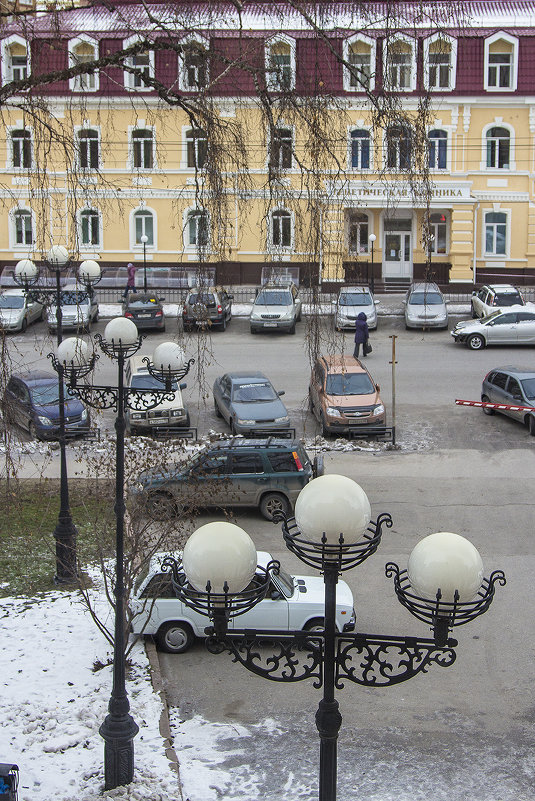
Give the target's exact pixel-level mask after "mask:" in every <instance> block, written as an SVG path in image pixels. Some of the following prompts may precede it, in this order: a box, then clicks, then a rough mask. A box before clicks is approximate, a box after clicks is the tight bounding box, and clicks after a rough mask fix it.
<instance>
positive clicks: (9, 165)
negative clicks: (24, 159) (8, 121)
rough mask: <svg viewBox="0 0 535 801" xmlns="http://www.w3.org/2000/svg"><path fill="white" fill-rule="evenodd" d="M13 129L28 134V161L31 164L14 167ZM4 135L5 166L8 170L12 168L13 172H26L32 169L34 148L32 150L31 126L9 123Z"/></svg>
mask: <svg viewBox="0 0 535 801" xmlns="http://www.w3.org/2000/svg"><path fill="white" fill-rule="evenodd" d="M15 131H28V133H29V134H30V161H31V164H30V166H29V167H15V161H14V159H13V134H14V132H15ZM6 135H7V144H8V147H7V159H6V167H7V169H8V170H14V171H15V172H17V173H19V172H28V170H32V169H33V167H34V161H35V158H34V156H35V150H34V142H33V130H32V128H28V126H26V125H9V126H7V127H6Z"/></svg>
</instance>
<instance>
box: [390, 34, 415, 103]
mask: <svg viewBox="0 0 535 801" xmlns="http://www.w3.org/2000/svg"><path fill="white" fill-rule="evenodd" d="M415 53H416V43H415V42H414V40H413V39H410V38H409V37H408V36H401V35H399V36H397V37H395V38H393V39H390V40H387V41H385V44H384V52H383V58H384V84H385V89H387V90H389V91H392V92H403V91H406V92H411V91H413V90H414V89H415V88H416V58H415Z"/></svg>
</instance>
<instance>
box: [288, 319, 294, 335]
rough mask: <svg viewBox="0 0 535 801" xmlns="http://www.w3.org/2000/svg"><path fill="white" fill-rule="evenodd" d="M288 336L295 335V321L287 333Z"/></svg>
mask: <svg viewBox="0 0 535 801" xmlns="http://www.w3.org/2000/svg"><path fill="white" fill-rule="evenodd" d="M288 333H289V334H295V321H294V324H293V325H292V327H291V328H290V330H289V331H288Z"/></svg>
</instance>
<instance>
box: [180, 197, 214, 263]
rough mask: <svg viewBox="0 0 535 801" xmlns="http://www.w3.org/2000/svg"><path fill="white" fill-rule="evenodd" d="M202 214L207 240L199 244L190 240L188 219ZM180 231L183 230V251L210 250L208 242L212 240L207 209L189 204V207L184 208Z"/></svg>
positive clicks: (204, 251) (203, 251)
mask: <svg viewBox="0 0 535 801" xmlns="http://www.w3.org/2000/svg"><path fill="white" fill-rule="evenodd" d="M201 215H204V216H205V217H206V221H207V222H206V230H207V242H206V244H205V245H199V244H196V243H191V242H190V236H189V233H190V227H189V226H190V220H191V218H192V217H193V216H201ZM197 230H198V227H197ZM182 232H183V236H182V238H183V243H184V251H186V252H187V253H200V252H202V253H208V252H210V243H211V240H212V223H211V218H210V213H209V211H208V210H207V209H200V208H199V207H198V206H190V207H189V208H187V209H185V210H184V213H183V216H182Z"/></svg>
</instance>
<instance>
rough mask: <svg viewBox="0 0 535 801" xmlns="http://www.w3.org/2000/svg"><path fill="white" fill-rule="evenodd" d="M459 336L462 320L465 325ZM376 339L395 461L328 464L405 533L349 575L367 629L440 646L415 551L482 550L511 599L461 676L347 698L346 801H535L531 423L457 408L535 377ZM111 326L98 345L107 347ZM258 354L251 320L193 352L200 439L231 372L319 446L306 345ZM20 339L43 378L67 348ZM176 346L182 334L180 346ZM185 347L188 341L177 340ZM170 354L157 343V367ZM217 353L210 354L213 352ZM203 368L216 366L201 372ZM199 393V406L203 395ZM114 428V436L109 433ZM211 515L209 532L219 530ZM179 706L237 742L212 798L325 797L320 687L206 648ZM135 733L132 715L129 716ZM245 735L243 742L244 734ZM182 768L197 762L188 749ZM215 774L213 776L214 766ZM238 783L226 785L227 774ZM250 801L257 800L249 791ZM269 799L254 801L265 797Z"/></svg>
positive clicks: (230, 744)
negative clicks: (417, 578) (417, 610)
mask: <svg viewBox="0 0 535 801" xmlns="http://www.w3.org/2000/svg"><path fill="white" fill-rule="evenodd" d="M453 322H454V320H453ZM379 325H380V327H379V330H378V331H377V332H376V333H374V334H373V335H372V342H373V348H374V350H373V354H372V356H371V357H370V358H369V362H368V366H369V368H370V370H371V371H372V373H373V376H374V378H375V380H376V381H377V382H378V383H379V384H380V385H381V390H382V394H383V399H384V401H385V403H386V406H387V410H388V413H389V416H390V417H391V415H392V397H391V390H392V366H391V364H390V361H391V358H392V350H391V348H392V338H391V337H392V336H393V335H396V337H397V338H396V359H397V364H396V395H397V397H396V428H397V441H398V444H399V445H400V448H399V449H398V450H388V449H386V448H385V447H384V446H379V447H376V446H374V445H373V444H371V445H370V448H371V449H370V451H363V450H360V451H351V452H331V453H328V454H326V470H327V471H328V472H340V473H343V474H345V475H348V476H351V477H352V478H354V479H355V480H357V481H358V482H359V483H361V484H362V486H363V487H364V489H365V490H366V492H367V493H368V496H369V498H370V501H371V503H372V509H373V513H374V515H376V514H378V513H379V512H381V511H389V512H390V513H391V514H392V516H393V519H394V527H393V529H392V530H390V531H387V532H386V533H385V536H384V539H383V543H382V544H381V547H380V549H379V552H378V553H377V554H376V555H375V556H374V557H372V558H371V559H370V560H369V561H368V562H366V563H365V565H362V566H360V567H359V568H357V569H355V570H353V571H351V572H350V573H348V574H346V575H345V576H344V578H345V579H346V580H347V581H348V583H349V584H350V586H351V588H352V590H353V593H354V597H355V606H356V609H357V621H358V622H357V629H358V630H359V631H366V632H368V633H373V634H380V633H384V634H396V635H418V636H423V637H425V636H428V631H427V629H426V627H425V625H424V624H422V623H419V622H418V621H416V620H414V619H413V618H411V616H410V615H409V613H408V612H407V611H406V610H404V609H403V608H402V607H401V605H400V604H399V603H398V602H397V600H396V598H395V595H394V591H393V587H392V585H391V581H390V580H387V579H386V578H385V575H384V564H385V563H386V562H387V561H390V560H393V561H396V562H398V563H399V564H400V566H402V567H403V566H405V564H406V560H407V556H408V554H409V553H410V551H411V549H412V547H413V546H414V545H415V543H416V542H417V541H418V539H419V538H420V537H422V536H424V535H426V534H429V533H432V532H433V531H439V530H449V531H455V532H457V533H459V534H463V535H465V536H468V537H469V538H470V539H472V541H473V542H474V544H475V545H476V546H477V547H478V548H479V550H480V552H481V554H482V557H483V560H484V564H485V572H486V575H488V574H489V573H490V572H491V571H492V570H494V569H503V570H505V572H506V575H507V581H508V583H507V586H506V587H505V588H498V589H497V597H496V599H495V601H494V603H493V605H492V606H491V608H490V610H489V611H488V612H487V613H486V614H485V615H484V616H483V617H482V618H481V619H480V620H478V621H476V622H474V623H472V624H470V625H469V626H465V627H463V628H460V629H458V631H457V632H456V636H457V637H458V639H459V648H458V656H457V660H456V662H455V664H454V665H452V666H451V667H448V668H441V667H439V666H437V665H433V666H431V668H430V670H429V672H428V673H427V674H424V675H419V676H417V677H416V678H414V679H412V680H411V681H409V682H406V683H403V684H400V685H397V686H395V687H391V688H383V689H378V688H374V689H370V688H361V687H359V686H353V685H346V686H345V687H344V688H343V689H341V690H339V691H338V693H337V696H338V699H339V701H340V705H341V712H342V715H343V724H342V730H341V734H340V740H339V796H338V798H339V801H356V800H357V799H358V800H359V801H360V799H367V801H393V799H396V801H420V800H421V801H431V799H433V801H483V799H484V800H485V801H534V799H535V782H534V778H535V776H534V773H535V759H534V757H533V754H534V746H535V742H534V740H535V736H534V722H535V721H534V718H535V704H534V697H533V686H534V679H535V659H534V656H535V653H534V650H535V649H534V646H533V643H532V640H531V633H532V631H533V622H532V618H533V611H532V610H533V599H532V586H533V574H534V570H535V559H534V554H535V546H534V541H533V511H534V501H533V493H532V491H530V489H529V488H530V486H531V484H532V482H533V480H534V478H535V459H534V445H535V440H533V439H532V438H530V437H529V435H528V434H527V432H526V431H525V430H524V429H523V428H522V427H521V426H520V425H518V424H517V423H514V422H512V421H509V420H508V419H506V418H504V417H502V416H498V415H495V416H494V417H487V416H485V415H483V413H482V411H481V410H480V409H469V408H463V407H457V406H455V403H454V401H455V398H465V399H478V398H479V393H480V387H481V380H482V378H483V376H484V375H485V373H486V372H487V371H488V370H489V369H491V368H492V367H496V366H499V365H505V364H520V365H530V364H531V365H533V366H535V365H534V360H533V351H532V349H531V348H529V349H528V348H526V349H519V348H517V349H515V348H506V347H504V348H493V349H491V348H489V349H487V350H484V351H482V352H474V353H473V352H471V351H469V350H467V349H466V348H465V347H463V346H460V345H455V344H454V343H453V340H452V339H451V337H450V335H449V333H448V332H425V333H423V332H418V331H405V329H404V326H403V324H402V321H401V320H400V319H398V318H388V319H382V320H380V323H379ZM103 326H104V323H99V324H98V327H97V330H99V329H103ZM306 326H307V322H306V321H305V322H304V324H303V325H302V326H301V328H300V329H299V328H298V333H297V334H296V335H295V336H276V335H275V336H268V335H262V336H251V335H250V333H249V331H248V324H247V320H245V319H239V318H237V319H234V320H233V321H232V324H231V326H229V328H228V329H227V331H226V332H224V333H220V332H217V333H214V335H213V336H212V337H209V338H207V339H206V338H205V337H204V336H203V335H199V334H193V335H191V336H190V337H188V338H187V339H186V340H185V344H186V347H187V351H188V355H190V356H194V357H196V358H197V359H198V361H197V363H196V367H195V370H194V372H193V374H192V375H190V376H188V378H187V381H188V389H186V391H185V398H186V400H187V401H188V403H189V406H190V411H191V413H192V418H193V420H194V422H195V423H196V424H197V425H198V427H199V430H200V431H201V432H202V431H206V430H207V429H209V428H211V429H214V430H224V425H223V424H222V423H221V421H219V420H217V418H216V417H215V415H214V412H213V408H212V399H211V393H210V388H211V384H212V382H213V379H214V378H215V376H216V375H219V374H220V373H222V372H225V371H226V370H230V369H235V368H244V367H254V368H258V369H261V370H263V371H264V372H265V373H266V374H267V375H268V376H269V377H270V378H271V379H272V381H273V383H274V385H275V387H276V388H277V389H284V390H285V392H286V394H285V396H284V398H283V399H284V401H285V403H286V405H287V407H288V409H289V411H290V414H291V416H292V420H293V422H294V424H295V427H296V429H297V431H298V433H300V434H301V433H305V434H306V435H307V436H308V435H311V434H313V433H314V432H315V431H316V427H315V424H314V422H313V421H312V419H311V418H310V416H309V415H308V414H307V413H306V411H305V410H306V393H307V382H308V374H309V369H310V364H309V361H308V358H307V345H306V341H305V337H304V332H305V329H306ZM33 331H34V334H33V335H32V333H31V331H28V332H26V334H25V335H24V336H23V337H12V338H10V339H9V347H10V353H11V354H12V359H13V364H14V365H16V364H17V362H18V363H20V364H22V365H24V366H29V365H32V366H37V365H38V366H43V365H44V364H45V363H46V354H47V353H48V352H49V351H50V350H52V348H53V342H52V341H51V340H48V342H43V341H42V338H41V334H42V332H40V331H39V326H37V327H35V328H34V329H33ZM169 334H171V335H172V332H171V331H168V332H167V333H166V334H165V335H164V336H165V338H171V337H169ZM175 335H176V337H177V338H179V339H180V337H181V334H180V332H179V330H178V328H177V331H176V332H175ZM162 339H163V336H161V335H157V336H155V337H150V338H149V341H148V342H147V343H146V346H145V348H144V351H145V352H147V353H150V350H151V348H152V347H154V344H156V342H157V341H161V340H162ZM323 342H324V347H326V348H331V349H341V348H343V349H344V350H345V351H346V352H351V349H352V346H351V335H350V334H349V333H348V334H345V335H342V334H339V335H336V336H334V335H333V333H332V331H328V332H327V333H326V335H325V338H324V340H323ZM205 346H208V347H205ZM201 354H204V356H203V358H202V359H201V358H199V357H200V356H201ZM96 380H98V381H101V382H105V381H114V372H113V365H111V363H109V362H108V360H107V359H105V357H101V359H100V360H99V373H98V375H97V378H96ZM199 382H200V386H201V391H200V392H197V391H196V390H194V387H197V386H198V385H199ZM103 425H104V426H105V427H106V426H111V416H110V417H108V418H105V419H104V421H103ZM216 517H217V515H215V514H210V515H208V514H207V515H205V516H203V518H202V519H201V520H200V521H199V522H200V523H201V522H205V521H206V520H209V519H216ZM235 519H236V521H237V522H238V523H239V524H240V525H242V526H243V527H244V528H245V529H246V530H247V531H249V533H250V534H251V536H252V537H253V539H254V541H255V543H256V544H257V547H258V548H259V549H266V550H270V551H272V552H273V554H274V555H275V556H276V557H279V558H281V560H282V561H283V563H284V564H285V565H286V566H287V567H288V568H289V569H290V570H292V571H293V572H305V573H306V572H310V571H309V570H308V569H307V568H303V569H301V568H300V566H299V563H298V562H297V560H296V558H295V557H292V556H291V555H290V554H289V553H288V552H286V551H285V548H284V544H283V541H282V538H281V534H280V530H279V529H278V528H277V526H274V525H272V524H270V523H267V522H266V521H264V520H262V519H261V518H260V516H259V514H258V513H256V512H252V511H251V512H247V513H246V512H243V511H240V512H238V513H236V518H235ZM161 667H162V672H163V677H164V682H165V689H166V693H167V696H168V700H169V703H170V704H171V706H172V707H173V706H177V707H178V715H179V717H180V719H183V720H187V719H189V718H192V717H194V716H196V715H199V716H202V718H203V719H205V720H206V721H210V722H215V723H217V722H220V723H226V724H231V725H232V727H233V731H235V736H233V737H232V738H229V739H228V740H222V741H220V742H219V745H218V749H219V758H220V759H221V760H222V762H221V765H220V766H219V767H220V768H221V769H222V771H223V774H224V775H230V776H231V777H232V781H231V782H230V783H228V784H225V781H226V780H225V779H224V778H221V776H222V774H221V773H220V772H219V771H218V770H217V769H215V768H214V773H213V780H212V784H213V786H214V787H215V788H217V793H218V794H219V795H218V796H214V797H224V798H225V799H227V801H250V799H251V798H253V797H258V798H262V799H263V801H279V800H280V799H283V798H284V799H287V800H288V801H303V799H306V801H309V799H310V801H311V800H312V799H314V798H316V797H317V773H318V753H319V744H318V737H317V732H316V728H315V725H314V713H315V710H316V708H317V703H318V700H319V697H320V693H319V691H318V690H316V689H314V688H313V687H312V686H310V685H307V684H306V683H304V682H303V683H300V684H298V685H291V686H287V685H284V684H281V685H278V684H274V683H268V682H267V681H265V680H263V679H261V678H258V677H256V676H254V675H250V674H248V673H247V672H246V671H245V670H244V669H243V668H242V667H240V666H238V665H234V664H232V662H231V660H230V657H229V656H227V655H220V656H213V655H210V654H208V653H206V652H205V650H204V647H203V645H202V644H201V643H198V644H196V645H195V646H194V647H193V648H192V649H191V651H189V652H188V653H187V654H184V655H181V656H169V655H162V656H161ZM132 702H133V710H134V715H135V699H132ZM241 727H245V728H244V729H242V728H241ZM175 745H176V748H177V752H178V757H179V760H180V759H181V752H182V753H183V754H184V758H185V757H186V754H187V753H188V751H189V746H190V745H191V744H190V743H188V742H187V738H184V737H183V736H181V735H180V734H178V735H177V739H176V742H175ZM206 769H207V771H208V775H210V770H211V768H210V765H209V763H207V765H206ZM225 772H226V774H225ZM251 788H252V789H251ZM253 790H254V792H253ZM192 799H193V801H204V799H201V798H200V797H199V799H197V798H195V796H193V795H192Z"/></svg>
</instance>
